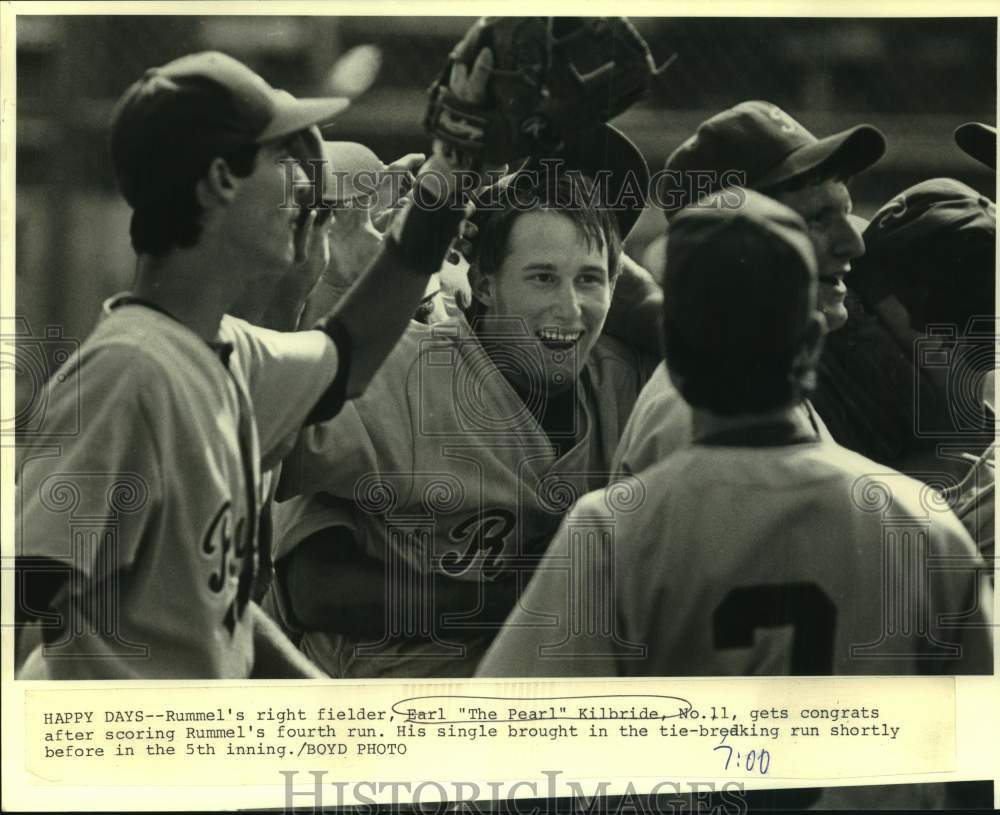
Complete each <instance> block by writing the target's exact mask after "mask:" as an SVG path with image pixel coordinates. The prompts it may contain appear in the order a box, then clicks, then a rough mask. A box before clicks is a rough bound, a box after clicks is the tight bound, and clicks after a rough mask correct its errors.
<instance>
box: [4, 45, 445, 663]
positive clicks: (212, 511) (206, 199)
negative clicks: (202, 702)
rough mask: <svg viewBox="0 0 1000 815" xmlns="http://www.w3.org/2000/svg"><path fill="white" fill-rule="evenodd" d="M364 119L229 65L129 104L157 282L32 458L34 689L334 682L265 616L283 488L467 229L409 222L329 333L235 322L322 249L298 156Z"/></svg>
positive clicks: (107, 328)
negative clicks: (271, 536) (265, 570)
mask: <svg viewBox="0 0 1000 815" xmlns="http://www.w3.org/2000/svg"><path fill="white" fill-rule="evenodd" d="M346 104H347V103H346V101H345V100H341V99H305V100H297V99H294V98H292V97H291V96H289V95H288V94H281V93H279V92H277V91H275V90H274V89H273V88H271V87H270V86H269V85H268V84H267V83H266V82H265V81H264V80H263V79H262V78H261V77H260V76H258V75H257V74H255V73H254V72H253V71H251V70H250V69H249V68H247V67H246V66H245V65H243V64H242V63H240V62H238V61H237V60H235V59H233V58H231V57H228V56H226V55H225V54H222V53H218V52H205V53H200V54H192V55H188V56H185V57H181V58H180V59H177V60H175V61H173V62H171V63H169V64H167V65H165V66H162V67H159V68H152V69H150V70H148V71H147V72H146V73H145V74H144V75H143V77H142V78H140V79H139V80H138V81H137V82H135V83H134V84H133V85H132V86H131V87H130V88H128V89H127V90H126V91H125V93H124V94H123V96H122V98H121V99H120V100H119V102H118V104H117V106H116V108H115V111H114V116H113V120H112V126H111V157H112V162H113V165H114V170H115V175H116V179H117V181H118V183H119V186H120V188H121V191H122V194H123V196H124V197H125V199H126V201H127V202H128V203H129V205H130V206H131V208H132V211H133V212H132V221H131V237H132V244H133V247H134V248H135V250H136V253H137V255H138V266H137V273H136V278H135V283H134V286H133V289H132V291H130V292H128V293H126V294H123V295H119V296H116V297H114V298H112V299H110V300H109V301H108V302H107V303H106V304H105V307H104V314H103V315H102V319H101V321H100V322H99V324H98V325H97V327H96V329H95V330H94V332H93V333H92V334H91V335H90V336H89V337H88V338H87V340H86V341H85V342H84V343H83V344H82V345H81V348H80V349H79V352H78V353H77V354H74V355H73V356H72V357H71V358H70V359H69V360H68V361H67V362H66V364H65V365H64V366H63V367H62V368H61V369H60V370H59V372H58V373H57V374H56V376H54V377H53V378H52V380H51V381H50V382H49V383H48V384H47V386H46V389H47V392H46V413H45V416H44V419H43V422H42V428H41V430H40V432H38V433H37V434H36V435H34V436H33V437H32V439H30V443H29V444H25V446H24V447H23V448H22V449H21V450H20V451H19V452H20V453H21V456H20V460H19V473H18V489H19V495H18V499H19V500H18V510H19V512H18V520H17V531H18V534H19V540H18V548H17V553H18V556H19V559H18V563H17V567H18V571H19V572H20V574H19V578H21V579H20V580H19V587H20V588H21V589H23V590H22V591H21V593H20V595H19V598H18V601H19V602H18V609H19V612H20V613H22V614H23V615H24V616H26V617H28V616H31V615H32V613H33V614H34V615H35V616H38V615H40V614H41V615H43V616H45V618H46V619H45V622H46V626H45V632H46V634H47V637H46V639H47V644H46V645H45V646H39V647H38V648H36V649H35V650H34V651H33V652H32V654H31V656H29V658H28V660H27V663H26V665H25V667H24V669H23V671H22V673H21V677H22V678H67V679H107V678H165V677H175V678H202V677H204V678H243V677H248V676H313V675H318V672H317V671H316V669H315V668H314V667H313V666H311V665H310V664H309V663H308V661H307V660H305V659H303V658H302V656H301V654H300V653H299V652H298V651H297V650H296V649H295V648H294V646H292V644H291V643H290V642H288V641H287V640H286V639H285V638H284V636H283V635H282V634H281V633H280V631H279V630H278V628H277V626H275V625H274V623H273V622H272V621H270V620H269V618H267V617H266V616H265V615H264V614H263V612H262V611H261V610H260V608H259V607H258V606H257V605H256V604H255V603H254V602H252V599H251V594H252V590H253V587H254V583H255V580H256V577H257V574H258V569H259V566H260V563H261V560H262V558H263V557H265V553H263V552H261V551H260V547H261V546H262V545H263V542H264V541H266V540H267V538H266V536H263V535H261V534H260V533H259V529H258V527H259V514H260V507H261V502H262V498H263V495H262V480H261V472H262V470H265V469H267V468H268V467H270V466H272V465H273V464H274V463H275V462H276V460H277V458H278V457H279V456H280V454H281V452H282V451H283V450H285V449H287V447H286V445H285V442H286V440H287V438H288V437H289V436H290V435H293V434H294V433H296V432H297V431H298V430H299V429H300V428H301V426H302V425H303V424H304V423H309V422H318V421H322V420H324V419H328V418H330V417H331V416H333V415H335V414H336V413H337V412H338V411H339V410H340V408H341V406H342V405H343V403H344V401H345V399H347V398H349V397H350V396H356V395H357V394H359V393H360V392H361V391H362V390H363V389H364V387H365V385H366V384H367V381H368V380H369V379H370V378H371V376H372V374H373V373H374V371H375V369H377V367H378V365H379V364H380V363H381V361H382V360H383V359H384V358H385V355H386V354H387V353H388V352H389V350H390V349H391V348H392V346H393V345H394V344H395V341H396V339H397V338H398V336H399V334H400V332H401V331H402V330H403V328H404V327H405V325H406V324H407V322H408V320H409V316H410V314H412V312H413V309H414V307H415V306H416V304H417V302H418V301H419V299H420V297H421V295H422V293H423V291H424V288H425V287H426V283H427V278H428V275H429V274H430V273H431V272H433V271H436V270H437V268H438V267H439V266H440V264H441V261H442V259H443V257H444V254H445V252H446V250H447V247H448V245H449V243H450V242H451V240H452V238H453V237H454V236H455V235H456V234H457V228H458V224H459V222H460V221H461V219H462V217H463V215H464V210H463V208H462V207H460V206H441V207H439V208H438V209H437V210H433V211H432V210H426V211H416V210H413V209H412V208H411V209H410V210H408V211H405V212H400V213H399V214H398V216H397V220H396V222H395V225H394V229H393V232H392V235H391V236H390V237H389V238H387V240H386V241H385V243H384V244H383V247H382V252H381V253H380V254H379V256H378V257H377V258H375V260H374V261H373V263H372V265H371V266H370V268H369V269H368V271H367V272H366V273H365V274H364V275H363V276H362V277H361V279H360V280H359V281H358V283H357V284H356V285H355V286H354V288H353V289H352V291H351V292H350V293H349V294H348V296H347V297H345V298H344V300H343V302H342V303H341V304H340V306H339V307H338V308H337V309H336V310H334V311H333V312H331V313H330V314H327V315H325V316H324V318H323V319H322V320H321V322H320V323H319V325H318V327H317V329H314V330H309V331H300V332H296V333H290V334H282V333H278V332H275V331H269V330H266V329H263V328H258V327H256V326H252V325H250V324H248V323H246V322H245V321H243V320H239V319H236V318H234V317H231V316H229V313H230V312H231V311H232V310H233V309H234V307H236V306H237V304H238V303H239V302H240V300H241V299H242V298H243V297H244V295H245V292H246V289H247V288H248V287H250V286H262V287H270V286H273V285H274V283H275V282H276V281H278V280H279V279H284V278H287V276H288V275H289V272H290V270H291V267H292V265H293V263H294V262H295V260H296V255H297V247H299V248H301V247H304V246H307V245H308V244H309V239H310V235H311V232H310V225H311V218H314V217H315V216H314V215H312V216H309V217H302V213H301V211H300V208H299V207H298V206H296V205H294V204H293V203H291V195H290V188H295V187H298V188H300V189H305V190H309V189H310V185H309V184H308V183H307V179H306V176H305V174H304V172H303V170H302V169H301V167H300V166H298V165H297V164H296V159H297V158H301V156H302V155H303V153H302V152H301V148H302V142H303V141H306V142H308V140H309V139H310V137H311V136H310V134H313V135H312V137H313V138H314V136H315V134H314V130H313V129H312V128H313V126H314V125H317V124H319V123H322V122H325V121H327V120H329V119H330V118H332V117H333V116H334V115H335V114H337V113H338V112H340V111H341V110H343V108H344V107H345V106H346ZM313 148H314V150H313V154H315V152H316V151H318V144H314V145H313ZM435 169H436V170H441V171H442V172H441V173H438V174H437V179H438V180H439V181H440V180H441V179H444V180H445V183H446V185H447V184H449V183H453V182H454V177H453V176H452V175H450V174H449V170H448V167H447V165H442V164H441V163H438V164H436V165H435ZM443 192H446V191H443ZM448 195H449V197H448V198H445V195H442V197H441V198H440V199H439V201H440V202H441V203H442V204H444V203H450V200H451V199H450V193H449V194H448ZM386 292H391V295H390V296H387V295H386Z"/></svg>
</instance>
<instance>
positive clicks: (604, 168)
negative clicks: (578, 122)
mask: <svg viewBox="0 0 1000 815" xmlns="http://www.w3.org/2000/svg"><path fill="white" fill-rule="evenodd" d="M557 158H562V159H563V160H565V162H566V165H567V167H569V168H570V169H578V170H580V171H581V172H582V173H583V174H584V175H587V176H590V177H591V178H595V177H598V176H599V175H600V174H601V173H603V177H604V178H605V179H606V183H605V184H604V187H603V189H602V193H603V197H604V199H605V202H606V204H607V205H608V209H610V210H611V212H612V214H613V215H614V217H615V220H616V221H617V222H618V234H619V235H621V238H622V240H625V238H626V237H628V234H629V232H631V231H632V227H634V226H635V223H636V221H638V220H639V216H640V215H641V214H642V211H643V209H644V208H645V206H646V202H647V201H648V198H649V164H648V163H647V162H646V158H645V157H644V156H643V155H642V151H641V150H640V149H639V148H638V147H637V146H636V144H635V142H633V141H632V140H631V139H630V138H629V137H628V136H626V135H625V134H624V133H622V131H621V130H619V129H618V128H616V127H614V126H613V125H610V124H601V125H598V126H597V127H591V128H585V129H582V130H578V131H576V132H575V133H573V134H572V135H570V136H568V137H567V138H566V141H565V144H564V146H563V149H562V151H561V152H560V153H559V154H558V156H557Z"/></svg>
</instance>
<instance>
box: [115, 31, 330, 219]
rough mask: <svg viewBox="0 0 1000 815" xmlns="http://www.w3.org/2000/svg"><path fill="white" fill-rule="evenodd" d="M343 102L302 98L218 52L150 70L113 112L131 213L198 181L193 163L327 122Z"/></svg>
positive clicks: (118, 171)
mask: <svg viewBox="0 0 1000 815" xmlns="http://www.w3.org/2000/svg"><path fill="white" fill-rule="evenodd" d="M348 104H349V103H348V100H346V99H339V98H320V99H296V98H295V97H294V96H292V95H291V94H289V93H285V92H282V91H278V90H276V89H275V88H272V87H271V86H270V85H269V84H268V83H267V82H266V81H265V80H264V79H263V78H262V77H261V76H259V75H258V74H256V73H255V72H254V71H252V70H251V69H250V68H248V67H247V66H246V65H244V64H243V63H242V62H240V61H238V60H236V59H234V58H233V57H230V56H228V55H227V54H223V53H220V52H218V51H204V52H201V53H196V54H188V55H187V56H183V57H180V58H179V59H176V60H174V61H173V62H170V63H167V64H166V65H163V66H161V67H157V68H150V69H149V70H147V71H146V73H145V74H143V76H142V77H141V78H140V79H139V80H137V81H136V82H134V83H133V84H132V85H131V86H130V87H129V88H128V89H127V90H126V91H125V93H124V94H122V96H121V98H120V99H119V100H118V102H117V104H116V105H115V108H114V112H113V114H112V121H111V158H112V163H113V165H114V169H115V175H116V177H117V179H118V183H119V186H120V188H121V191H122V194H123V195H124V196H125V199H126V200H127V201H128V202H129V204H130V205H132V206H133V207H138V206H141V205H142V204H144V203H149V202H151V201H155V200H157V199H158V198H160V197H161V196H162V194H163V191H164V189H169V188H175V187H177V186H179V185H180V184H181V183H189V182H190V181H191V180H192V173H193V172H194V171H193V169H192V167H193V166H194V165H196V164H197V162H194V161H192V159H193V158H195V157H197V158H199V159H203V158H205V156H206V154H210V153H214V152H217V151H219V150H225V149H232V148H236V147H239V146H241V145H250V144H262V143H264V142H267V141H272V140H274V139H280V138H282V137H285V136H290V135H292V134H293V133H296V132H298V131H301V130H305V129H307V128H309V127H310V126H312V125H319V124H322V123H324V122H327V121H329V120H330V119H332V118H333V117H334V116H336V115H337V114H338V113H340V112H341V111H342V110H344V108H346V107H347V106H348Z"/></svg>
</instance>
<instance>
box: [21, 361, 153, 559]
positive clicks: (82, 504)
mask: <svg viewBox="0 0 1000 815" xmlns="http://www.w3.org/2000/svg"><path fill="white" fill-rule="evenodd" d="M161 380H162V378H161V377H159V376H158V375H153V374H152V372H151V366H150V365H149V364H148V363H146V362H144V360H142V359H141V358H140V359H136V356H135V352H134V349H129V348H126V347H125V346H123V345H118V346H114V345H113V346H111V347H105V348H101V349H97V350H95V351H93V352H91V353H85V354H83V355H82V356H80V357H77V358H75V360H71V361H70V363H68V365H67V367H65V368H63V369H61V370H60V372H59V373H58V374H57V375H56V376H55V377H54V378H53V379H52V381H51V382H50V383H49V385H48V386H47V393H46V406H45V415H44V417H43V419H42V424H41V428H40V433H38V434H37V435H36V436H34V437H33V439H32V440H31V442H30V444H28V445H27V446H26V447H25V448H24V449H23V450H22V451H21V453H20V455H19V467H18V470H19V473H18V484H17V496H18V505H17V508H18V511H17V532H18V540H19V548H18V550H17V553H18V554H19V555H26V556H35V557H39V556H40V557H48V558H52V559H54V560H57V561H59V562H61V563H64V564H66V565H67V566H68V567H69V568H70V569H72V570H73V571H75V572H78V573H81V574H83V575H85V576H87V577H88V578H93V579H100V578H102V577H105V576H107V575H109V574H112V573H114V572H116V571H119V570H122V569H125V568H127V567H128V566H130V565H131V564H132V563H133V561H134V560H135V558H136V555H137V552H138V549H139V545H140V542H141V540H142V539H143V536H144V533H145V530H146V528H147V527H148V525H149V524H150V519H151V518H152V517H153V516H154V515H155V514H156V513H157V512H158V507H159V506H160V503H161V499H162V494H161V487H162V480H161V468H162V458H161V450H160V449H159V446H158V445H159V442H160V440H161V439H162V438H169V435H164V434H161V435H159V436H158V435H157V428H158V427H159V426H160V425H161V424H162V422H160V420H159V419H158V418H157V416H156V415H155V413H154V406H155V404H156V403H157V402H158V401H159V398H158V390H157V389H158V383H159V382H160V381H161ZM168 432H169V431H168Z"/></svg>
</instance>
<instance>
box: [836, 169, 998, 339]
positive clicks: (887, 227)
mask: <svg viewBox="0 0 1000 815" xmlns="http://www.w3.org/2000/svg"><path fill="white" fill-rule="evenodd" d="M863 238H864V242H865V254H864V255H863V256H862V257H860V258H858V259H857V260H856V261H855V265H854V272H853V274H851V276H850V279H849V280H848V284H849V285H850V286H851V287H852V288H854V289H855V290H857V291H858V292H859V293H860V294H861V296H862V298H863V299H864V300H865V301H866V302H867V303H868V304H869V305H870V306H875V305H876V304H877V303H878V302H879V301H881V300H882V299H884V298H885V297H886V296H888V295H890V294H895V295H897V296H898V297H899V298H900V300H901V301H903V302H904V305H906V304H908V303H909V304H910V305H909V306H908V308H910V307H911V306H913V305H914V304H915V303H916V301H917V300H920V301H921V302H922V303H923V304H924V305H925V306H926V305H928V304H929V305H931V306H932V311H933V310H934V308H936V306H938V305H943V304H942V303H938V304H935V303H933V302H932V301H933V300H934V299H935V298H938V299H941V298H944V299H947V298H948V297H949V296H950V295H949V294H948V292H949V291H951V292H952V293H956V294H958V293H961V292H962V290H964V294H963V296H964V297H966V298H973V300H975V299H977V298H978V299H979V300H982V301H985V300H988V301H989V302H988V303H986V302H983V307H984V308H986V309H992V308H993V300H992V295H991V294H990V293H989V292H990V291H991V290H992V285H993V275H994V264H993V260H992V257H993V255H994V252H995V242H996V205H995V204H994V203H993V202H992V201H991V200H990V199H989V198H987V197H986V196H985V195H982V194H981V193H979V192H977V191H976V190H974V189H973V188H972V187H969V186H968V185H966V184H963V183H962V182H960V181H956V180H955V179H953V178H932V179H929V180H927V181H922V182H921V183H919V184H915V185H914V186H912V187H909V188H907V189H905V190H903V192H901V193H899V194H898V195H896V196H895V197H894V198H892V200H890V201H889V202H888V203H886V204H884V205H883V206H882V207H881V208H880V209H879V210H878V212H876V213H875V215H874V216H872V219H871V223H870V224H869V225H868V228H867V229H866V230H865V232H864V234H863ZM911 312H912V313H914V314H915V315H916V314H917V311H915V310H914V309H912V308H911ZM923 313H924V308H923V306H921V308H920V309H919V314H923ZM932 321H933V320H932Z"/></svg>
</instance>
